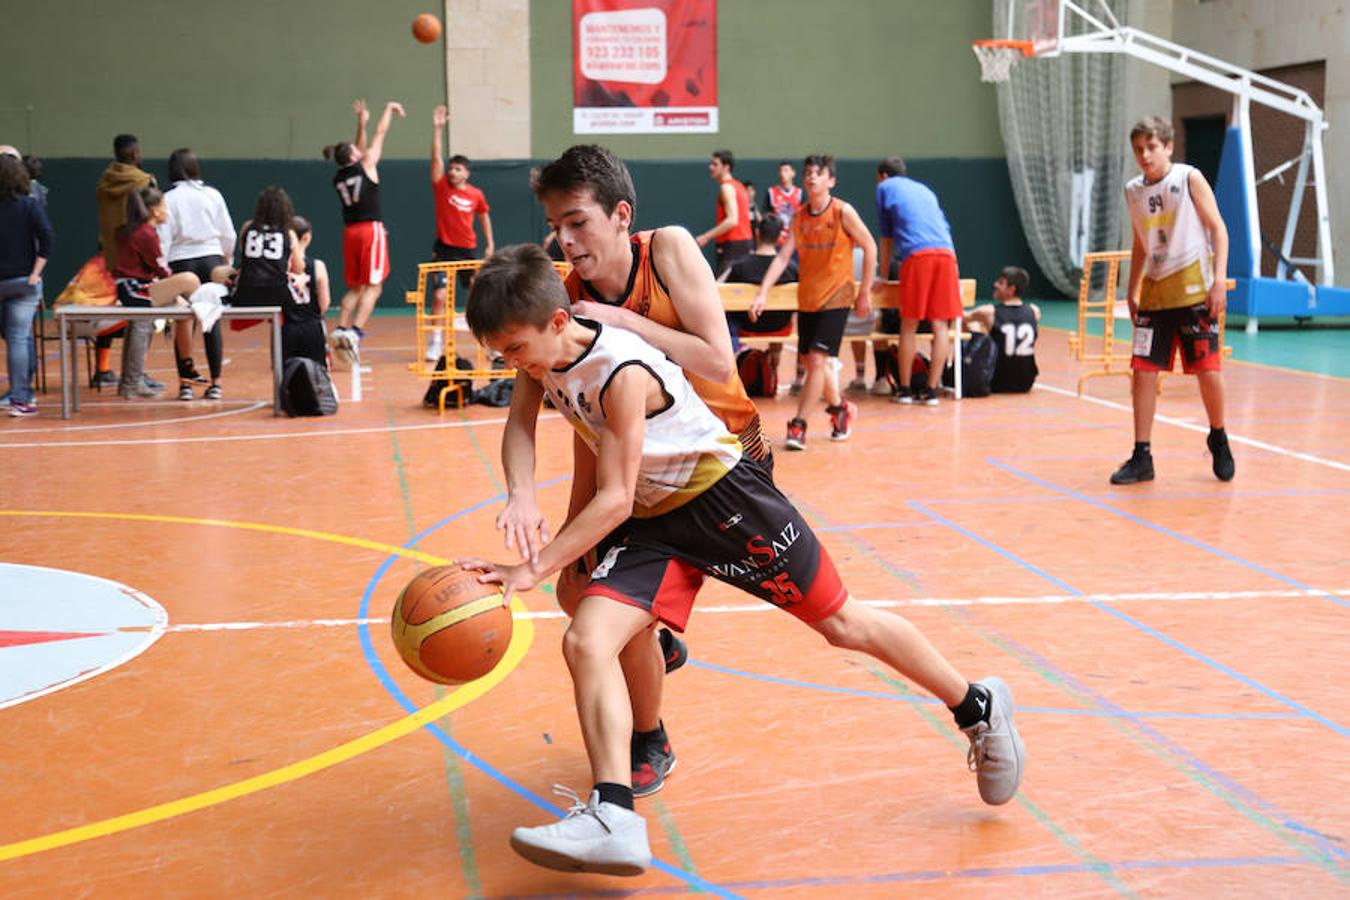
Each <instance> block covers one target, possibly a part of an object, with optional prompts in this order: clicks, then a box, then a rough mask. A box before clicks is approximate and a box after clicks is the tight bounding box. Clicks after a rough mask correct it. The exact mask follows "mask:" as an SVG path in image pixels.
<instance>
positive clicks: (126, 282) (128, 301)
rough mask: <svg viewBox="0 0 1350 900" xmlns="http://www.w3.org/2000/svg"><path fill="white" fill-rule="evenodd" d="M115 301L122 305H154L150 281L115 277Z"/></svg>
mask: <svg viewBox="0 0 1350 900" xmlns="http://www.w3.org/2000/svg"><path fill="white" fill-rule="evenodd" d="M117 302H118V303H120V304H122V305H123V306H142V307H144V306H154V301H153V300H152V299H151V297H150V282H149V281H146V280H144V279H142V278H119V279H117Z"/></svg>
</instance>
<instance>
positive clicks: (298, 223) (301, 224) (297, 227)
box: [291, 216, 314, 238]
mask: <svg viewBox="0 0 1350 900" xmlns="http://www.w3.org/2000/svg"><path fill="white" fill-rule="evenodd" d="M291 230H292V231H294V232H295V236H296V237H297V238H302V237H304V236H305V235H307V234H309V233H310V232H311V231H313V230H314V229H313V227H312V226H311V225H310V224H309V219H306V218H305V217H304V216H296V217H295V218H293V219H291Z"/></svg>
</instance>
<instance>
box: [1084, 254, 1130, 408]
mask: <svg viewBox="0 0 1350 900" xmlns="http://www.w3.org/2000/svg"><path fill="white" fill-rule="evenodd" d="M1129 259H1130V251H1129V250H1112V251H1106V252H1102V253H1085V254H1083V277H1082V280H1081V281H1079V282H1078V330H1077V332H1076V333H1075V334H1072V335H1070V336H1069V350H1070V351H1071V352H1072V353H1073V354H1074V358H1075V359H1077V360H1078V361H1079V362H1085V363H1097V364H1099V365H1100V366H1101V368H1099V369H1092V370H1091V371H1088V372H1084V373H1083V374H1082V375H1081V376H1080V377H1079V379H1078V396H1080V397H1081V396H1083V385H1084V384H1085V383H1086V382H1087V380H1088V379H1089V378H1097V377H1099V376H1101V375H1124V376H1125V377H1126V378H1129V377H1130V353H1129V350H1128V349H1127V350H1126V351H1125V352H1123V353H1122V352H1120V350H1119V348H1117V347H1116V318H1117V316H1118V314H1119V313H1120V312H1121V311H1122V310H1124V309H1126V306H1125V298H1124V296H1123V295H1121V296H1119V297H1118V296H1117V290H1118V288H1119V287H1120V264H1121V263H1122V262H1128V261H1129ZM1099 264H1101V265H1105V266H1106V284H1105V285H1104V287H1103V289H1102V293H1101V296H1100V298H1094V297H1093V295H1092V275H1093V272H1094V270H1095V269H1096V267H1097V266H1098V265H1099ZM1122 318H1126V319H1128V318H1129V314H1128V312H1126V313H1125V315H1124V316H1122ZM1097 320H1100V321H1101V323H1102V333H1101V347H1100V349H1098V350H1095V352H1094V351H1093V350H1091V349H1090V348H1089V344H1088V341H1089V338H1091V337H1093V335H1089V334H1088V323H1090V322H1094V321H1097Z"/></svg>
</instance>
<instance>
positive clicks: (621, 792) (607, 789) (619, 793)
mask: <svg viewBox="0 0 1350 900" xmlns="http://www.w3.org/2000/svg"><path fill="white" fill-rule="evenodd" d="M595 789H596V790H597V791H599V792H600V802H601V803H613V804H614V805H615V806H622V807H623V808H624V809H632V808H633V788H632V786H631V785H627V784H613V783H612V782H608V781H602V782H600V783H599V784H597V785H596V786H595Z"/></svg>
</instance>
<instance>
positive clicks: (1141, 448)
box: [1134, 441, 1153, 456]
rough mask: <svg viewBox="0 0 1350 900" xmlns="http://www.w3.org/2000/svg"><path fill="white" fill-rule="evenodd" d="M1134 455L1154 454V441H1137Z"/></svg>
mask: <svg viewBox="0 0 1350 900" xmlns="http://www.w3.org/2000/svg"><path fill="white" fill-rule="evenodd" d="M1134 455H1135V456H1152V455H1153V442H1152V441H1135V442H1134Z"/></svg>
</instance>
